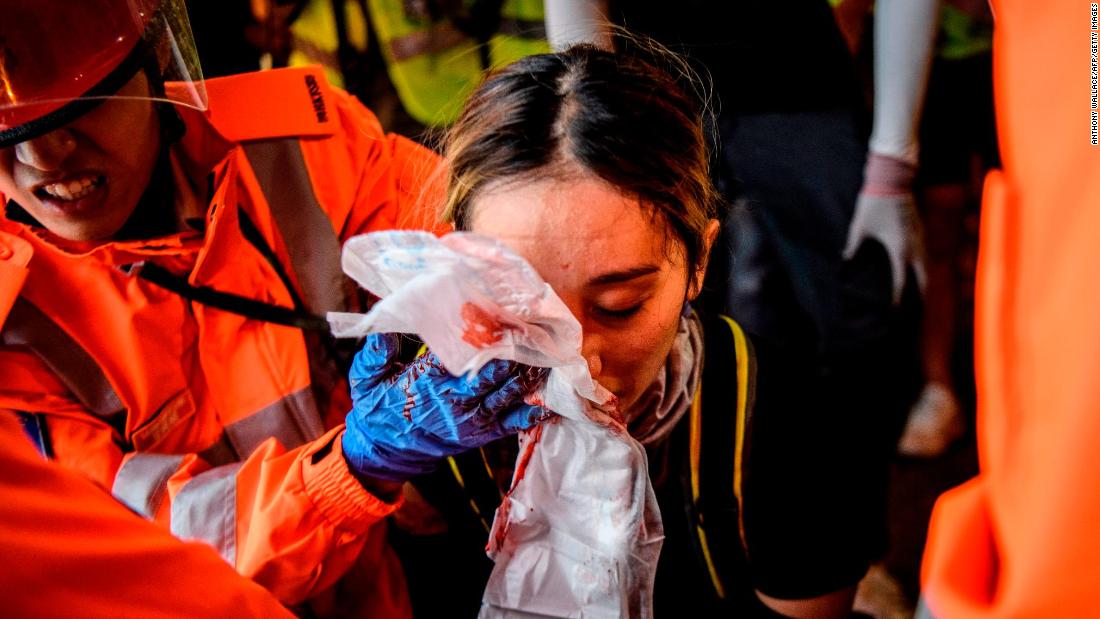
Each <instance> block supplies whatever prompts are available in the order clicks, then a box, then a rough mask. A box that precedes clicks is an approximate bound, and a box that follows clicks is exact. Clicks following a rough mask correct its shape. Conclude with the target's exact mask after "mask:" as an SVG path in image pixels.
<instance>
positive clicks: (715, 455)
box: [686, 315, 756, 598]
mask: <svg viewBox="0 0 1100 619" xmlns="http://www.w3.org/2000/svg"><path fill="white" fill-rule="evenodd" d="M703 337H704V345H705V350H706V356H705V358H704V363H703V376H702V383H701V385H700V388H699V390H698V391H697V392H696V395H695V400H694V401H693V402H692V406H691V411H690V413H689V420H688V460H689V462H688V470H689V475H690V479H689V483H688V484H687V488H686V491H687V492H688V493H689V494H690V501H688V504H689V506H690V509H689V517H690V518H691V520H692V522H693V524H694V528H695V535H694V538H693V539H694V541H695V543H696V545H697V547H698V551H699V555H700V557H701V558H702V560H703V562H704V563H705V567H706V569H707V572H708V573H709V575H710V578H711V583H712V585H713V586H714V590H715V593H716V594H717V595H718V597H719V598H725V597H726V590H727V589H728V588H730V587H731V586H732V583H731V582H730V575H731V574H732V573H734V572H736V571H737V570H736V569H735V567H734V566H735V564H736V563H738V562H740V560H741V559H740V557H736V556H734V555H733V554H731V553H738V554H741V555H744V554H745V553H746V548H747V545H746V543H745V531H744V522H743V520H742V517H741V512H742V510H741V507H742V493H741V488H742V484H743V482H744V462H745V459H746V456H747V441H746V437H747V435H748V429H749V425H750V422H751V416H752V405H753V397H754V394H753V389H754V384H755V380H756V364H755V357H754V354H753V350H752V344H751V343H750V342H749V340H748V338H747V337H746V336H745V333H744V331H743V330H742V329H741V326H740V325H738V324H737V322H735V321H734V320H733V319H731V318H729V317H727V316H723V315H715V316H704V317H703Z"/></svg>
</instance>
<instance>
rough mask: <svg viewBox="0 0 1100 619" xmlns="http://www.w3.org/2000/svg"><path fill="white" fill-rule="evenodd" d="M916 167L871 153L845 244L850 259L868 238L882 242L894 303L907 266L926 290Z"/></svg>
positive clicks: (901, 286) (903, 282) (902, 287)
mask: <svg viewBox="0 0 1100 619" xmlns="http://www.w3.org/2000/svg"><path fill="white" fill-rule="evenodd" d="M914 171H915V170H914V168H913V166H911V165H910V164H908V163H905V162H903V161H900V160H898V159H894V158H892V157H887V156H885V155H880V154H878V153H871V154H870V156H869V157H868V161H867V167H866V169H865V171H864V181H863V189H862V190H861V191H860V193H859V197H858V198H857V199H856V209H855V213H854V214H853V215H852V223H851V225H850V226H849V227H848V241H847V243H846V244H845V247H844V259H845V260H850V259H852V257H853V256H855V255H856V252H857V251H859V248H860V246H861V245H862V244H863V242H864V241H865V240H868V239H874V240H876V241H878V242H880V243H882V246H883V247H884V248H885V249H886V254H887V256H888V257H889V259H890V272H891V274H892V276H893V299H894V304H895V305H896V304H897V303H898V302H899V301H900V300H901V293H902V290H904V288H905V278H906V274H907V273H908V267H912V268H913V274H914V276H915V277H916V280H917V285H918V286H919V287H920V289H921V290H924V242H923V239H922V237H921V226H920V218H919V217H918V215H917V208H916V203H915V201H914V199H913V192H912V182H913V174H914Z"/></svg>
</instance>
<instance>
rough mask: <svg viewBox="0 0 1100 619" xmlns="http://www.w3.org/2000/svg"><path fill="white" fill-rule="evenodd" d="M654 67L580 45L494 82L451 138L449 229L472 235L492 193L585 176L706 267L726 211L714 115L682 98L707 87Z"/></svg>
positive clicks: (652, 62) (515, 67)
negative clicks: (482, 200)
mask: <svg viewBox="0 0 1100 619" xmlns="http://www.w3.org/2000/svg"><path fill="white" fill-rule="evenodd" d="M650 55H652V56H653V58H652V59H645V58H642V57H640V56H637V55H625V54H616V53H613V52H608V51H605V50H602V49H599V48H597V47H593V46H590V45H578V46H575V47H572V48H570V49H569V50H567V51H564V52H561V53H557V54H540V55H535V56H529V57H527V58H524V59H522V60H520V61H518V62H515V63H513V64H511V65H509V66H507V67H505V68H504V69H502V70H500V71H498V72H497V73H495V74H493V75H491V76H490V77H489V78H488V79H487V80H486V81H485V82H484V83H483V84H482V85H481V86H480V87H479V88H478V89H477V91H476V92H474V94H473V95H472V96H471V98H470V100H469V101H468V102H467V103H466V107H465V108H464V109H463V111H462V114H461V115H460V117H459V119H458V121H457V122H456V124H455V125H454V127H452V129H451V131H450V133H449V136H448V140H447V144H446V147H445V148H446V155H447V159H448V163H449V165H450V173H449V178H448V183H447V202H446V206H445V209H444V213H443V217H444V219H446V220H447V221H449V222H451V223H453V224H454V225H455V227H456V228H458V229H460V230H461V229H468V228H469V226H470V223H471V217H472V213H471V212H470V211H471V203H472V201H473V200H474V198H475V197H476V196H477V195H478V194H479V193H480V192H482V191H484V190H486V189H487V188H490V187H495V186H497V185H498V184H499V183H501V182H510V181H514V180H524V178H527V179H530V178H544V177H548V176H550V177H552V176H553V175H555V174H562V175H563V176H564V175H569V174H576V172H577V170H578V169H579V170H580V171H582V172H584V173H590V174H594V175H596V176H597V177H599V178H600V179H602V180H603V181H605V182H606V183H608V184H609V185H611V186H612V187H615V188H616V189H618V190H619V191H621V192H623V194H624V195H628V196H631V197H633V198H637V199H638V200H639V201H640V202H641V203H642V204H643V205H645V206H646V207H649V208H651V209H653V214H654V215H656V216H658V217H659V218H660V219H663V220H664V221H665V222H667V224H668V225H669V226H670V228H671V229H672V230H673V231H674V232H675V233H676V234H677V236H678V237H679V238H680V239H681V240H682V241H683V243H684V245H685V247H686V250H687V264H688V266H689V268H696V267H698V266H699V265H700V264H702V262H703V260H704V259H705V256H703V252H704V248H705V241H704V233H705V229H706V226H707V223H708V221H709V220H711V219H713V218H714V217H716V215H717V208H718V198H717V194H716V192H715V190H714V188H713V186H712V185H711V182H710V176H709V173H708V151H707V144H706V138H705V137H704V136H705V133H704V129H703V120H702V113H703V110H704V105H705V104H704V102H703V101H701V100H700V97H697V96H696V92H695V91H694V89H693V90H692V91H691V92H690V94H689V92H688V91H686V90H685V89H684V88H681V86H680V82H681V81H683V80H685V79H687V80H689V81H690V80H693V79H697V78H694V76H693V75H691V74H690V70H689V69H687V65H686V64H685V63H683V61H682V60H680V59H679V58H677V57H674V56H672V55H671V52H665V51H662V52H659V53H657V54H650ZM656 61H662V63H667V64H669V65H670V68H671V71H666V70H664V69H661V68H659V67H658V66H657V63H656Z"/></svg>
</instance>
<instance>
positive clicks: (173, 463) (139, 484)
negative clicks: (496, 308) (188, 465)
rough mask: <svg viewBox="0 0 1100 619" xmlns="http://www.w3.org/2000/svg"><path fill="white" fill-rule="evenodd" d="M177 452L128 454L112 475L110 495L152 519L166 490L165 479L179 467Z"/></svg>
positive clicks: (179, 460)
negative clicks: (170, 453)
mask: <svg viewBox="0 0 1100 619" xmlns="http://www.w3.org/2000/svg"><path fill="white" fill-rule="evenodd" d="M182 461H183V456H181V455H169V454H149V453H138V454H134V455H132V456H130V458H129V459H127V460H126V462H124V463H123V464H122V468H120V469H119V470H118V474H117V475H115V483H114V485H113V486H112V487H111V494H113V495H115V498H116V499H118V500H119V501H122V502H123V503H125V504H126V505H128V506H129V507H130V509H132V510H134V511H136V512H137V513H139V514H141V515H142V516H145V517H146V518H150V519H151V518H153V516H155V515H156V513H157V509H158V508H159V507H160V504H161V503H162V502H164V495H165V493H166V491H167V489H168V478H169V477H171V476H172V474H173V473H175V472H176V470H177V469H179V467H180V462H182Z"/></svg>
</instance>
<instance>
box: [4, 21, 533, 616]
mask: <svg viewBox="0 0 1100 619" xmlns="http://www.w3.org/2000/svg"><path fill="white" fill-rule="evenodd" d="M0 86H2V87H0V203H3V204H4V210H3V213H2V215H0V232H3V233H4V234H5V235H7V236H10V237H13V238H15V239H18V241H20V242H21V245H22V246H24V247H25V248H28V249H26V252H27V254H28V255H24V256H22V257H23V259H24V260H25V261H26V262H24V264H26V265H28V266H27V267H26V270H25V272H24V271H21V272H20V277H21V278H22V279H23V280H24V283H23V285H22V288H21V289H20V290H19V292H18V296H15V297H14V299H13V300H12V299H10V298H9V299H8V300H11V311H10V313H8V316H7V320H6V321H5V323H4V325H3V329H2V331H0V376H3V377H4V380H3V382H2V383H0V414H2V415H5V416H9V417H10V416H15V417H18V418H19V419H20V420H21V421H22V423H23V425H24V427H25V428H27V430H28V433H29V434H30V435H31V436H32V438H33V440H34V443H35V445H36V446H37V448H38V450H39V452H40V453H41V454H43V455H44V456H46V457H48V458H49V459H51V460H54V461H56V462H57V463H59V464H60V465H62V466H64V467H67V468H69V469H75V470H78V471H80V473H81V474H83V475H84V476H86V477H87V478H89V479H91V480H92V481H93V482H95V483H96V484H98V485H99V486H101V487H103V488H106V489H110V490H111V492H112V494H114V495H115V496H116V497H117V498H119V499H120V500H122V501H123V502H124V503H126V504H127V505H129V506H130V507H131V508H132V509H133V510H134V511H136V512H138V513H139V514H141V515H142V516H144V517H146V518H148V519H150V520H152V521H154V522H156V523H157V524H158V525H159V526H160V527H161V528H163V529H166V530H170V531H171V532H172V533H173V534H174V535H176V536H177V537H180V538H183V539H188V540H201V541H203V542H205V543H207V544H209V545H210V546H212V547H213V548H214V549H215V550H216V551H217V552H218V554H219V555H220V556H221V557H222V559H223V560H225V561H226V562H227V563H228V564H229V565H231V566H233V567H234V568H235V569H236V570H237V572H239V573H240V574H243V575H244V576H246V577H248V578H250V579H252V580H253V581H255V582H256V583H258V584H260V585H261V586H263V587H264V588H266V589H267V590H268V591H270V592H271V594H272V595H273V596H274V597H275V598H276V599H278V600H279V601H280V602H282V603H283V604H285V605H288V606H291V607H294V609H295V610H296V611H298V612H301V613H305V614H309V615H310V616H358V617H364V616H379V617H400V616H403V615H406V614H407V613H408V612H409V610H408V609H409V603H408V599H407V596H406V593H405V587H404V582H403V578H402V575H401V571H400V568H399V566H398V565H397V562H396V559H395V558H394V557H393V555H392V553H391V552H390V551H389V550H388V548H387V545H386V540H385V527H384V525H383V519H384V518H385V517H386V516H388V515H389V514H391V513H392V512H393V511H394V510H395V509H396V508H397V507H398V505H399V504H400V502H401V497H400V484H397V483H394V482H393V481H392V480H389V479H379V478H376V477H372V476H371V475H369V474H368V473H367V472H366V471H367V470H370V469H367V468H365V463H369V462H372V461H373V460H375V459H378V458H382V457H383V456H382V455H375V454H364V453H363V452H361V451H357V447H356V446H355V445H352V446H347V445H345V443H344V442H343V441H342V438H343V436H344V434H343V425H342V422H343V421H344V418H345V415H346V414H347V413H348V412H349V411H350V410H351V409H352V406H351V400H350V398H349V394H348V391H347V382H346V376H347V368H348V366H349V365H350V357H351V353H352V352H353V349H352V350H348V349H347V347H346V346H341V345H340V344H338V343H336V342H334V341H333V340H332V338H331V337H330V336H329V335H328V328H327V324H326V322H325V320H324V319H323V318H322V316H323V315H324V313H325V312H326V311H329V310H335V309H341V308H345V309H353V308H363V307H365V305H366V303H367V299H364V298H362V297H361V296H360V295H358V293H356V292H355V289H354V288H351V287H348V286H346V285H345V283H346V282H345V280H344V279H343V277H342V273H341V272H340V267H339V252H340V245H341V243H342V242H343V241H344V240H346V239H347V238H349V237H351V236H353V235H356V234H360V233H363V232H366V231H369V230H380V229H390V228H401V227H416V228H423V229H438V228H434V223H433V222H434V218H435V214H436V208H437V205H438V202H437V201H436V198H434V197H433V196H434V195H435V194H433V189H432V184H431V179H432V178H433V177H434V176H436V175H438V173H439V171H438V165H439V162H438V159H437V158H436V156H435V155H434V154H432V153H431V152H430V151H428V150H426V149H424V148H422V147H420V146H418V145H416V144H414V143H413V142H411V141H409V140H407V139H404V138H400V137H398V136H394V135H388V134H385V133H384V132H383V131H382V129H381V127H379V125H378V122H377V121H376V119H375V118H374V116H373V115H372V114H371V113H370V112H369V111H368V110H367V109H366V108H364V107H363V106H362V105H360V104H359V103H358V102H356V101H355V100H354V99H353V98H352V97H350V96H348V95H347V94H346V93H344V92H342V91H339V90H337V89H334V88H331V87H329V86H328V84H327V82H326V81H325V77H324V75H323V73H321V72H320V71H319V70H317V69H311V68H302V69H288V70H283V71H269V72H262V73H254V74H245V75H240V76H234V77H229V78H223V79H217V80H205V81H204V80H203V79H202V75H201V71H200V69H199V66H198V62H197V56H196V53H195V47H194V43H193V40H192V38H191V34H190V27H189V24H188V21H187V14H186V11H185V10H184V5H183V3H182V2H181V1H180V0H88V1H86V2H79V3H72V2H61V1H60V0H19V1H16V2H8V3H6V5H5V7H4V19H3V20H2V21H0ZM20 251H24V250H20ZM29 254H33V258H31V257H30V255H29ZM6 294H7V293H6ZM11 296H12V294H8V297H11ZM351 345H352V346H353V345H354V343H351ZM513 370H515V368H513V367H511V366H509V367H504V368H500V367H498V368H496V371H495V373H493V374H491V375H485V376H480V377H475V378H474V379H470V380H466V379H459V378H454V377H449V376H447V377H442V378H441V379H440V380H441V382H442V383H443V384H445V385H448V384H451V383H449V382H448V381H452V382H453V383H454V385H455V389H456V390H458V389H461V390H462V393H466V394H467V395H468V396H469V397H470V398H471V402H473V404H472V405H471V408H472V410H475V411H476V410H480V409H479V404H478V403H479V402H480V401H481V400H480V399H479V398H485V397H487V396H488V395H491V394H494V393H496V392H497V391H498V390H499V389H500V388H501V387H502V385H503V384H504V383H506V382H507V380H508V379H509V377H510V375H511V373H512V372H513ZM522 395H523V394H522V393H516V392H515V391H514V390H513V391H507V392H505V394H503V395H501V396H500V397H497V398H496V399H495V400H494V401H495V402H496V403H497V408H496V409H494V411H493V413H494V414H493V415H486V416H485V418H486V419H488V420H489V421H488V422H487V423H493V424H496V425H494V426H493V430H492V431H491V432H484V433H481V434H479V435H477V438H471V435H470V433H467V432H465V431H464V430H465V428H466V424H468V423H475V422H478V423H479V422H481V419H482V418H481V417H478V418H477V419H475V420H467V421H462V422H456V423H455V424H453V426H452V427H453V428H454V429H455V431H456V433H457V434H456V435H454V436H452V437H450V440H451V442H450V443H448V444H447V447H448V448H449V449H451V450H459V449H469V448H472V447H476V446H478V445H479V444H480V442H479V440H490V439H492V438H496V437H498V436H502V435H505V434H508V433H510V432H515V431H517V430H518V429H520V428H522V427H525V426H527V425H530V424H532V423H534V421H533V420H534V419H537V418H538V417H539V416H541V415H542V414H543V411H541V410H539V409H537V407H530V406H527V405H525V404H522V402H519V400H518V398H520V397H521V396H522ZM505 396H507V397H505ZM496 413H499V416H500V418H502V419H507V420H510V421H509V423H497V419H498V417H497V415H496ZM20 440H23V439H20ZM418 447H419V448H421V449H424V448H425V447H423V446H417V445H411V446H408V447H406V449H405V450H404V451H403V452H402V454H401V455H402V456H403V457H405V458H413V457H415V456H417V454H418V452H417V451H416V449H417V448H418ZM432 449H433V451H432V452H431V453H432V454H437V453H439V451H440V450H441V449H443V450H444V453H447V451H446V449H444V448H443V447H440V446H439V445H433V446H432ZM421 455H422V454H421ZM55 500H56V501H57V503H58V504H57V505H56V506H55V507H56V509H55V513H56V514H59V515H60V514H63V513H64V510H65V508H66V506H65V502H66V500H67V499H66V498H65V496H64V495H59V496H57V497H56V499H55ZM121 528H122V527H120V528H119V530H121ZM112 532H113V530H112V531H109V532H105V534H103V535H101V536H99V537H98V538H97V544H98V545H100V546H101V547H102V552H103V553H104V554H105V555H111V554H118V555H119V556H130V555H129V553H130V551H131V550H133V549H132V548H131V547H130V546H128V544H131V543H133V542H132V540H128V538H125V537H118V538H116V537H114V536H112V535H109V534H106V533H112ZM148 541H149V543H150V544H154V545H159V544H162V538H157V537H149V538H148ZM140 550H141V549H137V551H135V554H134V555H133V556H134V560H135V561H138V562H140V561H141V560H142V558H143V557H145V558H147V559H148V560H150V561H159V560H160V559H161V557H162V555H161V554H159V553H158V552H150V553H148V554H144V553H142V552H140ZM148 570H149V573H151V574H159V573H163V572H162V571H161V570H162V568H161V566H159V565H149V566H148ZM55 586H58V587H60V586H62V583H55ZM152 586H154V587H156V588H157V589H159V588H162V587H163V588H168V589H171V588H172V587H173V583H172V582H158V583H155V584H154V585H152ZM44 595H46V594H44ZM47 597H48V595H47Z"/></svg>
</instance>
